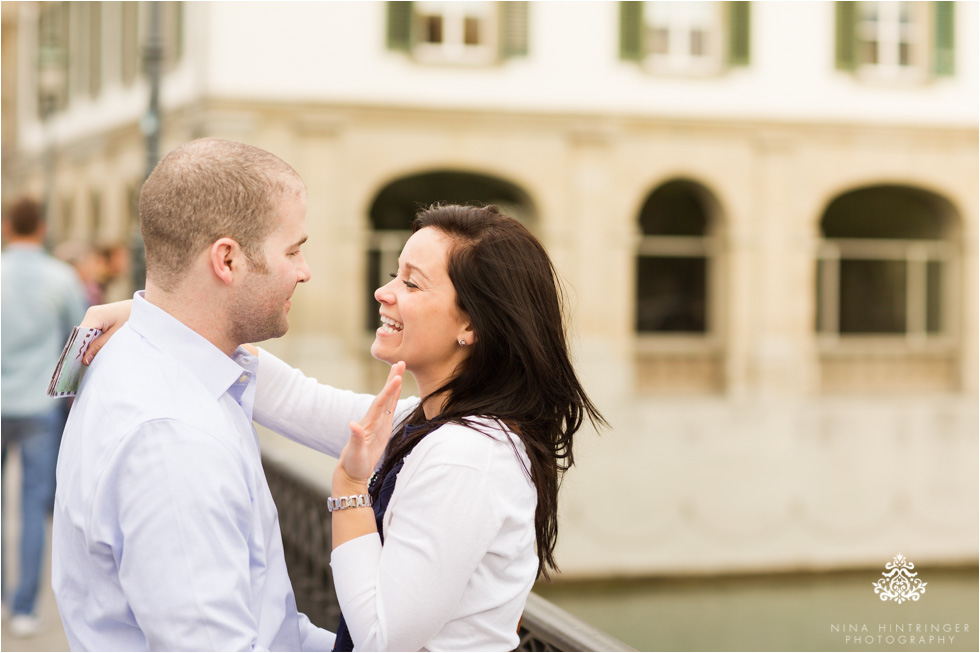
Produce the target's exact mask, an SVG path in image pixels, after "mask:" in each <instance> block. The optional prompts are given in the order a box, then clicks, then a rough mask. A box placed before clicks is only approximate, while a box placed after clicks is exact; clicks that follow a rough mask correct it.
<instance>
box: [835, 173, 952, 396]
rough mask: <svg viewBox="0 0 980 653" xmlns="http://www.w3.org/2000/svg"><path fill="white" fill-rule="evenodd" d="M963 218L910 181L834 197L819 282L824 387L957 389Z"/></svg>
mask: <svg viewBox="0 0 980 653" xmlns="http://www.w3.org/2000/svg"><path fill="white" fill-rule="evenodd" d="M957 225H958V220H957V217H956V211H955V209H954V208H953V206H952V205H951V204H950V203H949V202H948V201H947V200H945V199H943V198H942V197H940V196H938V195H935V194H933V193H930V192H927V191H923V190H919V189H915V188H909V187H903V186H887V185H883V186H874V187H869V188H862V189H859V190H854V191H851V192H848V193H845V194H843V195H840V196H839V197H837V198H836V199H834V200H833V201H832V202H831V203H830V204H829V205H828V207H827V210H826V212H825V213H824V215H823V218H822V220H821V223H820V226H821V231H822V236H823V238H822V241H821V244H820V249H819V255H818V260H817V288H816V296H817V306H816V309H817V310H816V322H817V323H816V328H817V333H818V336H819V339H820V344H821V388H822V390H823V391H824V392H831V393H833V392H844V393H851V392H863V391H889V392H893V391H906V392H923V391H955V390H956V388H957V387H958V385H959V381H958V369H959V361H958V357H957V356H958V355H957V348H956V345H955V338H954V336H955V335H956V334H955V324H956V321H957V315H956V309H957V305H958V304H959V301H958V298H957V296H956V294H955V293H956V292H957V288H958V279H957V269H958V265H957V264H958V260H957V259H958V256H957V245H956V242H957V238H956V229H957Z"/></svg>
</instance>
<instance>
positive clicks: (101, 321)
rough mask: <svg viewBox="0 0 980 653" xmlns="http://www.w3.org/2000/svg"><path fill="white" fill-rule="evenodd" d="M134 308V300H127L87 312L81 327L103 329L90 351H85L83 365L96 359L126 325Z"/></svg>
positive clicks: (91, 344)
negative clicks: (114, 335) (100, 351)
mask: <svg viewBox="0 0 980 653" xmlns="http://www.w3.org/2000/svg"><path fill="white" fill-rule="evenodd" d="M132 307H133V300H131V299H127V300H126V301H122V302H115V303H112V304H101V305H99V306H92V307H90V308H89V309H88V310H87V311H85V317H84V318H82V323H81V324H80V325H79V326H83V327H86V328H90V329H101V330H102V333H101V334H100V335H99V337H98V338H96V339H95V340H93V341H92V342H91V343H89V346H88V349H87V350H86V351H85V356H84V358H82V364H83V365H88V364H90V363H91V362H92V359H93V358H95V355H96V354H98V353H99V350H100V349H102V347H103V346H105V343H107V342H108V341H109V338H111V337H112V334H114V333H115V332H116V331H118V330H119V327H121V326H122V325H123V324H125V323H126V320H128V319H129V314H130V312H131V311H132Z"/></svg>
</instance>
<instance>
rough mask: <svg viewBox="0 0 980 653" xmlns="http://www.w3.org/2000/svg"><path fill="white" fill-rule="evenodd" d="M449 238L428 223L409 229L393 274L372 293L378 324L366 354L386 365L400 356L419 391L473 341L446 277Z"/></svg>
mask: <svg viewBox="0 0 980 653" xmlns="http://www.w3.org/2000/svg"><path fill="white" fill-rule="evenodd" d="M450 243H451V241H450V239H449V237H448V236H446V235H445V233H443V232H442V231H439V230H438V229H434V228H432V227H426V228H423V229H420V230H419V231H417V232H415V233H414V234H413V235H412V237H411V238H409V239H408V242H407V243H405V247H404V249H402V254H401V256H400V257H399V258H398V272H397V273H396V274H395V275H394V278H392V280H391V281H390V282H388V283H387V284H385V285H384V286H382V287H381V288H378V289H377V290H376V291H375V292H374V298H375V299H377V300H378V301H379V302H380V303H381V309H380V313H381V326H380V327H379V328H378V330H377V332H376V333H377V335H376V337H375V339H374V344H372V345H371V355H372V356H374V357H375V358H377V359H378V360H383V361H385V362H386V363H389V364H394V363H397V362H398V361H405V365H406V368H407V369H408V371H410V372H411V373H412V374H413V375H415V380H416V381H417V382H418V384H419V391H420V392H421V394H422V396H425V395H426V394H428V393H430V392H432V391H434V390H436V389H437V388H438V387H439V386H440V385H441V384H442V383H444V382H445V381H447V380H448V379H449V377H450V375H451V374H452V373H453V370H454V369H455V368H456V366H457V365H458V364H459V363H460V362H462V361H463V360H465V359H466V357H467V356H468V355H469V351H468V349H467V347H470V346H472V345H473V342H474V334H473V332H472V331H471V329H470V324H469V319H468V317H467V316H466V315H465V314H463V312H462V311H460V310H459V308H458V307H457V306H456V289H455V288H454V287H453V284H452V282H451V281H450V279H449V272H448V270H447V263H448V260H449V247H450ZM460 340H463V341H464V342H466V346H461V345H460V344H459V341H460Z"/></svg>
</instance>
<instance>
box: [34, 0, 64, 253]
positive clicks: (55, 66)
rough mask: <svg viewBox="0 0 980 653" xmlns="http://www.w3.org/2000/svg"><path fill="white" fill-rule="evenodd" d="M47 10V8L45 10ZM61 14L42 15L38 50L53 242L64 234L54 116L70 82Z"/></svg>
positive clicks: (48, 214) (46, 205)
mask: <svg viewBox="0 0 980 653" xmlns="http://www.w3.org/2000/svg"><path fill="white" fill-rule="evenodd" d="M42 11H43V10H42ZM57 18H58V16H57V15H55V13H54V12H53V11H48V12H46V13H42V14H41V18H40V30H39V32H40V38H41V42H40V44H39V45H40V47H39V52H38V78H37V90H38V98H37V101H38V114H39V115H40V117H41V123H42V124H43V125H44V131H45V136H46V138H45V141H46V143H45V148H44V195H43V197H42V198H41V201H42V204H43V206H44V221H45V222H46V223H47V225H48V232H47V234H48V235H47V239H48V244H51V242H52V239H54V238H57V237H61V236H64V234H60V233H54V231H55V229H54V228H53V227H54V226H55V225H54V217H55V211H54V202H55V192H54V183H55V174H54V167H55V135H54V129H53V127H52V118H53V116H54V114H55V112H56V111H57V110H58V105H59V104H60V102H61V99H62V98H63V97H64V93H65V86H66V82H67V71H66V70H65V50H64V48H63V47H62V42H61V39H60V38H59V37H60V33H59V31H58V30H59V28H60V27H61V25H60V23H58V21H57Z"/></svg>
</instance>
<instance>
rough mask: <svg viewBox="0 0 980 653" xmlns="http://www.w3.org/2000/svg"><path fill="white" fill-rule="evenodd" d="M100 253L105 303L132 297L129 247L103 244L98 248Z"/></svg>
mask: <svg viewBox="0 0 980 653" xmlns="http://www.w3.org/2000/svg"><path fill="white" fill-rule="evenodd" d="M98 252H99V255H100V256H101V257H102V277H101V279H100V281H99V284H100V286H101V289H102V295H103V297H104V298H105V301H107V302H114V301H119V300H121V299H128V298H129V297H132V296H133V287H132V282H131V279H130V276H129V274H130V267H131V255H130V252H129V247H127V246H126V245H124V244H121V243H103V244H101V245H100V246H99V247H98ZM100 303H101V302H100ZM93 305H94V304H93Z"/></svg>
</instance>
